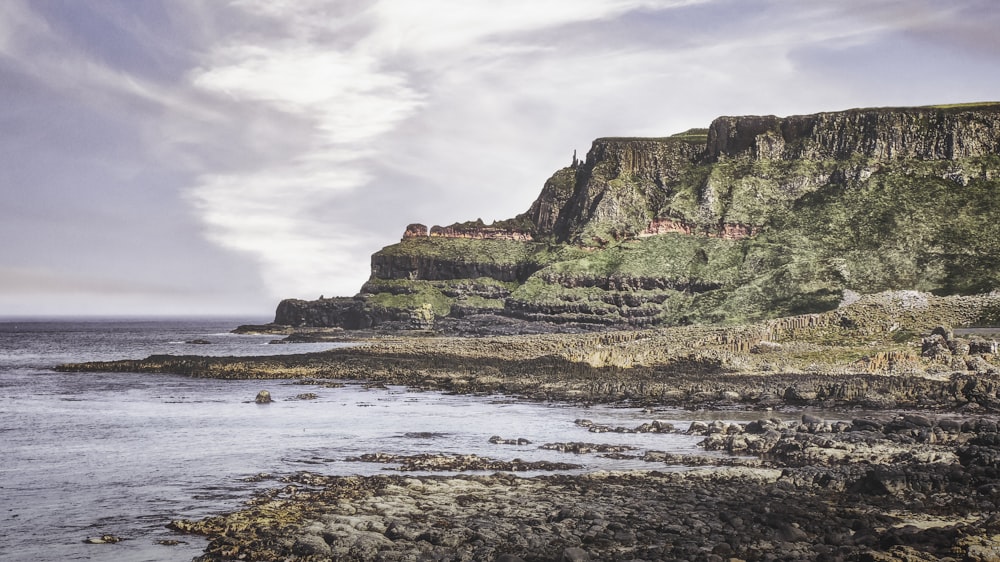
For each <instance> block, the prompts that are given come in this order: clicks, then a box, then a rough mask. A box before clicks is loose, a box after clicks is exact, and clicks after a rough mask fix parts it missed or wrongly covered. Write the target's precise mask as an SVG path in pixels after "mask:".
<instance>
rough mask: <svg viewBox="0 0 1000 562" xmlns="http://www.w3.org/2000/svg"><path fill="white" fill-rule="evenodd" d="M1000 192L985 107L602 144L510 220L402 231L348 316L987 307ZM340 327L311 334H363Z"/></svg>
mask: <svg viewBox="0 0 1000 562" xmlns="http://www.w3.org/2000/svg"><path fill="white" fill-rule="evenodd" d="M998 195H1000V104H975V105H964V106H951V107H920V108H883V109H858V110H850V111H843V112H836V113H820V114H815V115H803V116H792V117H786V118H779V117H774V116H750V117H720V118H718V119H716V120H715V121H713V122H712V123H711V125H710V126H709V127H708V128H707V129H694V130H691V131H687V132H685V133H681V134H679V135H675V136H672V137H665V138H655V139H634V138H604V139H597V140H596V141H594V143H593V146H592V147H591V149H590V151H589V152H588V153H587V156H586V159H585V160H584V161H583V162H578V161H577V160H576V158H575V157H574V161H573V164H572V165H571V166H569V167H566V168H563V169H560V170H558V171H557V172H556V173H555V174H553V176H552V177H551V178H549V179H548V181H546V182H545V184H544V186H543V188H542V190H541V193H540V194H539V196H538V198H537V199H536V200H535V201H534V203H532V205H531V206H530V208H529V209H528V211H527V212H525V213H524V214H522V215H519V216H518V217H515V218H513V219H510V220H509V221H500V222H498V223H494V224H492V225H484V224H483V223H482V221H474V222H469V223H460V224H455V225H451V226H448V227H433V228H431V229H427V227H425V226H423V225H410V226H409V227H407V231H406V233H405V234H404V237H403V240H402V241H401V242H400V243H399V244H396V245H393V246H388V247H386V248H383V249H382V250H381V251H379V252H377V253H376V254H375V255H374V256H373V257H372V278H371V280H370V281H369V283H368V284H366V286H365V288H364V289H363V292H362V294H361V295H359V297H358V300H357V301H351V303H352V304H350V306H348V307H347V308H349V309H350V310H354V308H356V307H357V306H360V309H359V310H360V311H361V312H359V313H358V314H361V315H363V316H364V315H365V314H367V316H366V318H372V320H371V322H370V323H372V324H377V323H378V322H379V317H381V316H386V313H384V312H385V311H390V313H389V315H390V316H391V314H394V313H392V312H391V311H393V310H398V311H402V312H401V313H403V314H404V315H405V310H408V309H411V308H419V307H421V306H423V305H425V304H429V305H430V306H431V307H432V309H433V310H434V312H435V314H437V315H438V316H447V315H449V314H452V313H454V312H456V311H464V312H468V311H470V310H471V311H476V312H477V313H484V312H487V313H491V314H498V315H506V316H510V317H518V318H524V319H530V320H548V321H554V322H569V323H583V324H592V325H633V326H644V325H651V324H679V323H687V322H736V321H743V320H749V319H758V318H766V317H774V316H780V315H784V314H795V313H802V312H817V311H823V310H828V309H830V308H833V307H835V306H836V305H837V303H838V302H840V300H841V298H842V295H843V293H844V291H845V290H850V291H855V292H859V293H868V292H878V291H883V290H890V289H915V290H921V291H932V292H936V293H940V294H968V293H981V292H989V291H993V290H997V289H1000V226H998V223H1000V221H997V220H996V217H997V216H1000V197H998ZM357 303H361V304H360V305H357ZM297 306H300V305H297ZM316 306H317V308H318V310H323V306H325V305H320V304H317V305H316ZM379 307H381V308H379ZM306 308H308V306H307V307H306ZM376 308H377V309H378V310H382V311H383V313H380V314H381V316H380V314H374V315H373V314H371V311H372V310H375V309H376ZM365 311H368V312H365ZM298 314H299V315H298V316H297V317H303V314H305V313H298ZM351 314H354V313H351ZM305 316H308V314H305ZM342 317H343V318H347V316H344V314H341V315H340V316H331V315H330V314H327V315H326V316H323V315H322V314H319V313H317V316H316V317H315V318H312V317H310V318H312V319H310V320H306V322H311V323H319V325H345V326H346V325H347V324H348V323H354V324H359V323H360V324H365V322H354V321H353V320H350V321H345V320H341V319H339V318H342ZM351 318H353V316H352V317H351Z"/></svg>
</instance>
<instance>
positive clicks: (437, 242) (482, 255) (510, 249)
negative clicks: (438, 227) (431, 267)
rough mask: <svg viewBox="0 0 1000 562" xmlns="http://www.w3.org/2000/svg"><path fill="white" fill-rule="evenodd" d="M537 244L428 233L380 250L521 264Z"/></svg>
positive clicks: (450, 259)
mask: <svg viewBox="0 0 1000 562" xmlns="http://www.w3.org/2000/svg"><path fill="white" fill-rule="evenodd" d="M536 247H537V244H535V243H532V242H518V241H516V240H475V239H471V238H444V237H437V236H426V237H419V238H406V239H404V240H402V241H401V242H399V243H398V244H393V245H391V246H386V247H385V248H382V250H381V251H380V252H379V253H380V254H382V255H384V256H390V257H414V258H426V259H433V260H437V261H447V262H465V263H486V264H496V265H517V264H521V263H525V262H529V261H530V257H531V254H532V253H533V251H534V250H535V249H536Z"/></svg>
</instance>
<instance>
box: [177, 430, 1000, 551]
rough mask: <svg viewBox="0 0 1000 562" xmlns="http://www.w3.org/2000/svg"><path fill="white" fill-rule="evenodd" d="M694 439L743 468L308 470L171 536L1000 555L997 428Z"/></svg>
mask: <svg viewBox="0 0 1000 562" xmlns="http://www.w3.org/2000/svg"><path fill="white" fill-rule="evenodd" d="M687 432H696V433H701V434H703V435H705V441H704V442H703V446H704V447H705V448H706V449H707V450H716V449H723V450H727V451H730V452H733V453H740V454H742V455H743V456H740V457H712V456H709V455H708V454H706V455H705V456H698V457H697V458H698V459H700V461H701V462H702V463H703V464H704V465H707V466H710V468H699V469H693V470H684V471H676V470H675V469H674V468H675V466H676V465H677V464H685V465H687V464H697V463H693V462H692V461H694V460H695V459H694V458H693V457H692V458H679V457H676V456H672V455H669V454H666V453H662V454H661V453H656V452H649V453H647V454H646V455H645V460H646V461H647V462H648V463H649V466H650V469H649V470H648V471H635V472H623V473H593V474H583V475H567V474H553V475H550V476H536V477H533V478H518V477H515V476H513V475H512V474H509V473H493V474H475V475H460V476H426V475H423V476H415V477H403V476H370V477H336V476H324V475H319V474H314V473H305V472H303V473H297V474H294V475H290V476H287V477H283V478H278V479H277V480H278V482H276V484H277V485H278V487H275V488H273V489H271V490H269V491H267V492H264V493H261V494H259V495H258V496H257V497H255V498H254V499H253V500H252V501H251V502H249V504H248V505H247V506H246V507H245V508H244V509H242V510H240V511H237V512H235V513H231V514H228V515H224V516H219V517H209V518H206V519H202V520H199V521H174V522H173V523H171V526H172V528H174V529H176V530H178V531H182V532H186V533H200V534H204V535H206V536H207V537H208V538H209V539H210V541H211V542H210V545H209V546H208V548H207V549H206V554H205V555H204V556H202V557H200V558H199V560H202V561H206V562H207V561H221V560H234V559H239V560H302V561H307V560H365V561H369V560H371V561H376V560H377V561H394V560H463V561H465V560H469V561H471V560H498V561H500V560H502V561H506V562H515V561H518V560H523V561H528V562H531V561H553V560H712V561H718V560H865V561H868V560H872V561H888V560H907V561H924V560H975V561H986V560H996V559H997V558H998V557H1000V516H998V515H997V510H998V509H1000V483H998V482H1000V480H998V478H997V477H998V476H1000V474H998V473H1000V465H998V462H997V461H998V460H1000V448H998V445H1000V434H998V433H997V420H996V419H994V418H991V417H977V418H964V419H963V418H960V417H955V416H947V417H933V416H925V415H919V414H903V415H897V416H895V417H892V418H886V419H883V420H878V419H858V420H853V421H851V422H835V423H828V422H825V421H824V420H822V419H819V418H817V417H814V416H804V417H803V419H802V420H801V421H795V422H781V421H779V420H771V419H761V420H758V421H754V422H750V423H746V424H723V423H715V424H706V423H701V422H698V423H696V424H692V427H691V428H689V429H688V430H687ZM551 449H552V450H558V447H552V448H551ZM577 449H579V448H577ZM566 454H567V455H571V454H574V453H573V448H572V447H570V448H569V449H568V450H566ZM605 454H620V452H609V453H605ZM377 457H378V456H377V455H373V456H372V458H369V459H367V460H368V461H370V462H385V461H386V459H381V458H377ZM360 460H365V459H360ZM395 460H398V459H395ZM423 460H424V461H426V460H428V459H426V458H425V459H423ZM446 460H447V459H446ZM465 460H468V459H465ZM723 465H729V466H723ZM425 467H426V465H425ZM452 468H453V469H456V470H466V469H471V470H476V469H486V470H490V469H491V468H490V467H489V466H487V465H480V466H476V465H475V464H471V465H470V464H463V466H460V467H452ZM556 469H558V468H556Z"/></svg>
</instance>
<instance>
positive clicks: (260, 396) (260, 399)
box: [254, 390, 273, 404]
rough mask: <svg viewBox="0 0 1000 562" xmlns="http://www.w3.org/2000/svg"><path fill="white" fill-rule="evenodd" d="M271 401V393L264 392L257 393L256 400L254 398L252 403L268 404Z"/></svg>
mask: <svg viewBox="0 0 1000 562" xmlns="http://www.w3.org/2000/svg"><path fill="white" fill-rule="evenodd" d="M272 401H273V400H272V399H271V393H270V392H268V391H266V390H262V391H260V392H258V393H257V398H254V402H256V403H258V404H270V403H271V402H272Z"/></svg>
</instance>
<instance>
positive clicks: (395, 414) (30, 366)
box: [0, 318, 760, 561]
mask: <svg viewBox="0 0 1000 562" xmlns="http://www.w3.org/2000/svg"><path fill="white" fill-rule="evenodd" d="M263 322H266V320H264V319H260V318H212V319H177V318H172V319H135V318H129V319H122V318H107V319H99V318H88V319H41V320H39V319H5V320H0V448H2V449H0V561H22V560H32V561H50V560H51V561H56V560H59V561H65V560H118V561H161V560H191V559H193V558H194V557H196V556H198V555H200V554H201V553H202V551H203V549H204V548H205V546H206V543H205V541H204V539H202V538H200V537H198V536H193V535H185V534H181V533H177V532H175V531H172V530H170V529H168V528H167V524H168V523H169V522H170V521H172V520H176V519H197V518H202V517H206V516H210V515H214V514H221V513H224V512H227V511H232V510H235V509H237V508H239V507H240V505H241V504H242V503H244V502H245V501H247V500H248V499H249V498H250V497H251V496H252V494H253V493H254V492H255V491H259V490H260V489H262V488H267V487H275V486H278V484H277V483H276V482H275V480H273V479H268V478H260V475H262V474H267V475H271V477H272V478H277V477H281V476H284V475H289V474H293V473H296V472H301V471H309V472H315V473H321V474H332V475H373V474H390V473H394V472H390V470H391V469H392V468H393V466H392V465H382V464H372V463H364V462H356V461H352V460H349V459H351V458H352V457H357V456H360V455H362V454H365V453H379V452H380V453H390V454H404V455H413V454H421V453H455V454H459V453H460V454H468V453H471V454H477V455H480V456H484V457H490V458H495V459H500V460H513V459H515V458H519V459H522V460H527V461H536V460H548V461H557V462H569V463H576V464H580V465H581V466H582V468H580V469H578V470H576V471H573V472H589V471H598V470H634V469H645V470H652V469H659V470H664V469H665V467H663V466H662V465H658V466H651V465H650V464H649V463H646V462H643V461H641V460H637V459H608V458H605V457H602V456H599V455H596V454H585V455H574V454H569V453H559V452H557V451H551V450H543V449H540V448H539V446H540V445H541V444H544V443H552V442H578V441H582V442H590V443H595V442H596V443H613V444H624V445H631V446H634V447H636V451H634V452H635V453H636V454H640V455H641V454H642V452H643V450H659V451H670V452H675V453H682V454H684V453H696V452H700V449H699V448H698V446H697V443H698V441H699V440H700V439H701V438H699V437H696V436H688V435H683V434H648V433H647V434H627V433H626V434H619V433H604V434H595V433H590V432H588V430H587V429H586V428H585V427H582V426H581V425H579V424H577V423H576V420H579V419H589V420H591V421H593V422H594V423H597V424H604V425H611V426H623V427H635V426H638V425H641V424H642V423H646V422H650V421H652V420H653V419H658V420H663V421H667V422H672V423H674V424H675V425H677V426H678V427H680V428H682V429H683V428H686V427H687V426H688V424H690V423H691V421H693V420H695V419H700V420H711V419H740V418H741V416H743V417H746V416H750V417H749V419H755V418H754V417H753V415H754V414H752V413H745V414H740V413H737V412H688V411H683V410H662V411H656V412H649V411H644V410H641V409H638V408H616V407H610V406H595V407H586V406H582V405H571V404H560V403H539V402H530V401H523V400H518V399H516V398H515V397H512V396H462V395H454V394H445V393H441V392H426V391H425V392H417V391H411V390H408V389H406V388H403V387H393V386H389V387H374V386H371V385H366V384H364V382H363V381H343V383H344V384H343V386H340V387H338V386H336V385H333V386H327V385H322V384H316V383H315V382H312V383H310V382H309V381H296V380H235V381H234V380H214V379H201V378H193V377H187V376H176V375H165V374H148V373H147V374H139V373H61V372H56V371H55V370H54V369H53V368H54V367H55V366H56V365H59V364H62V363H69V362H82V361H99V360H112V359H139V358H144V357H147V356H149V355H152V354H175V355H219V356H253V355H257V356H259V355H281V354H292V353H303V352H317V351H324V350H327V349H330V348H332V347H335V346H337V345H344V344H334V343H295V344H275V343H271V342H272V340H274V338H275V336H267V335H237V334H233V333H232V330H233V329H234V328H235V327H237V326H238V325H240V324H246V323H256V324H259V323H263ZM195 342H200V343H195ZM206 342H207V343H206ZM261 390H267V391H269V392H270V393H271V395H272V397H273V399H274V401H273V402H272V403H270V404H266V405H261V404H257V403H255V401H254V398H255V397H256V395H257V393H258V392H259V391H261ZM303 394H315V398H311V399H302V398H301V397H300V395H303ZM755 415H756V416H757V417H760V416H759V413H757V414H755ZM494 435H496V436H500V437H502V438H504V439H518V438H520V439H525V440H528V441H530V444H523V445H500V444H492V443H490V437H491V436H494ZM518 475H520V476H532V475H533V474H532V473H518ZM102 535H113V536H115V537H118V538H121V539H122V540H121V541H120V542H117V543H113V544H90V543H88V542H87V539H90V538H95V537H100V536H102Z"/></svg>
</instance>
